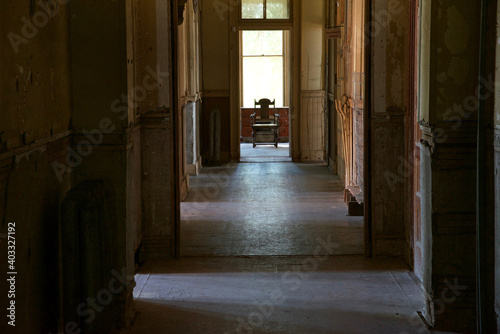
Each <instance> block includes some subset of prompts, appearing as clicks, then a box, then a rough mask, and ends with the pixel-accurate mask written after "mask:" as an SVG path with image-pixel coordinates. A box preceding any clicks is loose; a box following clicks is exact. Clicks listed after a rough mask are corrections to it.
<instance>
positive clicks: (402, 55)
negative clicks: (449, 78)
mask: <svg viewBox="0 0 500 334" xmlns="http://www.w3.org/2000/svg"><path fill="white" fill-rule="evenodd" d="M408 13H409V8H408V1H403V0H391V1H380V2H378V1H375V2H374V3H373V9H372V21H373V22H372V30H371V31H370V32H368V33H370V34H371V43H372V44H371V48H372V59H371V61H372V64H371V67H372V73H371V75H370V76H371V89H372V92H371V94H372V101H371V108H372V110H371V115H372V117H371V138H370V141H371V147H370V150H371V161H370V164H371V166H370V168H371V173H372V180H371V191H372V194H371V198H372V218H371V219H372V222H371V223H372V230H373V235H372V240H373V241H372V242H373V254H374V255H375V256H399V257H405V252H409V249H407V248H408V247H407V246H405V243H404V239H405V233H408V231H405V227H404V213H403V207H404V178H403V177H404V175H401V173H402V172H401V171H400V167H401V160H403V159H404V136H405V129H404V115H405V111H406V108H407V105H406V104H407V96H406V94H407V89H408V71H407V67H408V56H407V52H408V31H409V17H408ZM402 176H403V177H402Z"/></svg>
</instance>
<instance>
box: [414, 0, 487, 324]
mask: <svg viewBox="0 0 500 334" xmlns="http://www.w3.org/2000/svg"><path fill="white" fill-rule="evenodd" d="M479 9H480V3H479V2H471V1H467V0H460V1H458V0H457V1H451V0H448V1H440V2H430V1H423V7H422V35H423V36H424V38H423V41H422V45H421V51H422V54H421V57H422V60H421V65H420V74H421V76H420V77H421V85H420V89H421V95H420V102H419V107H420V110H421V112H420V119H421V129H422V131H423V142H424V144H425V145H427V146H429V147H430V148H431V150H430V152H428V154H427V155H426V154H425V153H426V150H423V151H422V152H421V159H422V160H424V161H428V163H430V166H431V169H430V170H429V169H423V170H422V171H421V181H422V183H421V187H422V191H421V194H422V217H421V218H422V230H421V234H422V242H423V247H422V251H423V259H422V268H421V271H420V272H421V275H422V280H423V282H424V288H425V291H426V292H427V300H428V303H427V304H426V309H425V310H424V314H426V316H427V320H428V321H429V323H431V324H434V325H435V326H436V329H440V330H447V331H461V332H467V331H474V330H475V312H476V310H475V302H474V300H475V287H476V283H475V275H476V273H475V268H476V259H475V247H476V239H475V238H476V237H475V228H476V226H475V223H476V210H475V208H476V196H475V192H476V161H475V160H476V137H477V133H476V132H477V106H476V107H470V105H468V103H469V102H471V101H474V94H475V91H476V88H477V86H478V76H479V72H478V69H479V63H478V57H479V52H478V50H479V42H478V41H479V26H480V24H479V22H480V21H479ZM429 31H430V32H429ZM476 101H477V100H476ZM466 109H469V111H468V112H466ZM425 180H431V181H430V183H429V182H424V181H425ZM424 243H426V244H429V243H430V244H432V252H429V251H428V249H426V247H425V245H424ZM452 280H456V281H457V282H458V284H460V285H461V286H463V287H464V288H463V289H462V290H461V291H460V295H459V296H457V298H456V299H453V302H451V303H446V305H445V308H444V309H441V306H442V302H443V300H442V299H443V294H444V293H446V291H447V290H446V282H447V281H452Z"/></svg>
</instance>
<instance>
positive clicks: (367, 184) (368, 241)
mask: <svg viewBox="0 0 500 334" xmlns="http://www.w3.org/2000/svg"><path fill="white" fill-rule="evenodd" d="M372 1H374V0H365V38H366V40H365V64H364V65H365V94H364V95H365V101H364V113H363V130H364V133H363V136H364V152H363V161H364V165H363V174H364V175H363V184H364V189H363V194H364V201H365V206H364V230H365V256H366V257H373V247H374V244H373V237H374V235H373V233H374V232H373V226H372V178H371V172H372V171H371V114H372V101H371V89H372V73H371V71H372V66H371V65H372V57H371V52H372V50H371V43H372V39H371V36H370V31H369V27H370V24H371V20H372Z"/></svg>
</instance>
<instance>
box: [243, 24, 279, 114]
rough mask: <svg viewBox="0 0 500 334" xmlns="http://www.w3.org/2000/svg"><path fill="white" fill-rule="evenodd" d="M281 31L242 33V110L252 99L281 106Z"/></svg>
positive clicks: (250, 103)
mask: <svg viewBox="0 0 500 334" xmlns="http://www.w3.org/2000/svg"><path fill="white" fill-rule="evenodd" d="M283 45H284V32H283V31H281V30H258V31H243V32H242V66H243V80H242V83H243V107H244V108H253V107H254V100H257V101H258V100H260V99H262V98H268V99H270V100H271V101H272V100H276V107H284V106H285V105H284V104H285V98H284V95H285V94H284V68H285V66H284V61H285V57H284V47H283Z"/></svg>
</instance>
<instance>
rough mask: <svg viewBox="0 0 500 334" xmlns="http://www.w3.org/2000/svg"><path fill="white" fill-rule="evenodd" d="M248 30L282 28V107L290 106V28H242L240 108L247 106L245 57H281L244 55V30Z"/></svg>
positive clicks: (240, 35) (240, 46)
mask: <svg viewBox="0 0 500 334" xmlns="http://www.w3.org/2000/svg"><path fill="white" fill-rule="evenodd" d="M248 30H280V31H281V32H282V34H283V38H282V55H281V57H282V59H283V61H282V64H283V106H282V107H280V108H290V104H291V102H292V101H291V100H290V91H289V90H290V86H291V82H289V80H290V73H289V72H288V71H289V66H290V56H291V54H290V50H289V47H290V45H289V43H290V30H288V29H241V30H240V31H239V40H240V43H239V44H240V45H239V63H240V69H239V72H240V103H239V104H240V108H246V107H245V94H244V89H245V88H244V75H243V74H244V73H243V59H244V58H245V57H253V58H265V57H280V56H279V55H251V56H244V55H243V32H244V31H248Z"/></svg>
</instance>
